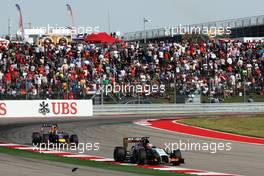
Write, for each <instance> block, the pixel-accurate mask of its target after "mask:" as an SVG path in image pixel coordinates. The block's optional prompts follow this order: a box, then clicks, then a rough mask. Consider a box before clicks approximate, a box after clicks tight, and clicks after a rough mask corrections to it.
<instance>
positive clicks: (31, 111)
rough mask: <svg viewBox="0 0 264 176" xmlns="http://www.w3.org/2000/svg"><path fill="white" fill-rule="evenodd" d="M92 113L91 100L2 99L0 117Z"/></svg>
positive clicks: (81, 114) (62, 115)
mask: <svg viewBox="0 0 264 176" xmlns="http://www.w3.org/2000/svg"><path fill="white" fill-rule="evenodd" d="M92 115H93V104H92V100H6V101H5V100H3V101H0V118H5V117H87V116H92Z"/></svg>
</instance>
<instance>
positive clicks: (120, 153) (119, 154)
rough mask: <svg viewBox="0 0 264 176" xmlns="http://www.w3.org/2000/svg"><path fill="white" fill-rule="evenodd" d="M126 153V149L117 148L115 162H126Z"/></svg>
mask: <svg viewBox="0 0 264 176" xmlns="http://www.w3.org/2000/svg"><path fill="white" fill-rule="evenodd" d="M125 157H126V151H125V149H124V147H116V148H115V150H114V160H115V161H117V162H124V160H125Z"/></svg>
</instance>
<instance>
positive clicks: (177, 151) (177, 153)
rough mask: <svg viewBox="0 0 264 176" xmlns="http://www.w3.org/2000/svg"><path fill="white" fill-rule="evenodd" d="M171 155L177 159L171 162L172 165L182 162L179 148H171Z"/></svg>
mask: <svg viewBox="0 0 264 176" xmlns="http://www.w3.org/2000/svg"><path fill="white" fill-rule="evenodd" d="M171 157H173V158H177V159H178V160H177V161H173V162H172V165H173V166H178V165H180V164H181V163H183V159H182V154H181V151H180V150H179V149H178V150H173V151H172V153H171Z"/></svg>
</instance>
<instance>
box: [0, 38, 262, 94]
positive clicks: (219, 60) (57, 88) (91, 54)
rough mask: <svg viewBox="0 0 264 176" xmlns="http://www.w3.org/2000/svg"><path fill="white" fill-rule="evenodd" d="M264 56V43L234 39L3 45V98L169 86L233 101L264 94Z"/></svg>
mask: <svg viewBox="0 0 264 176" xmlns="http://www.w3.org/2000/svg"><path fill="white" fill-rule="evenodd" d="M263 53H264V43H263V42H255V41H253V42H240V41H230V40H210V41H203V40H200V41H196V42H192V41H187V40H182V41H181V42H178V43H173V42H153V43H148V44H147V46H146V45H140V44H139V43H137V42H132V43H121V44H113V45H108V44H87V43H72V44H69V45H59V44H52V43H46V44H43V45H35V44H34V45H32V44H28V43H10V44H9V45H8V46H7V47H4V46H2V47H1V46H0V95H1V98H7V97H11V98H15V97H23V96H27V98H65V99H66V98H69V99H73V98H85V97H87V96H89V95H90V94H91V92H94V91H96V90H97V89H98V87H99V85H101V84H102V83H104V84H113V83H120V84H124V83H125V84H158V85H160V84H165V85H166V90H173V88H174V85H176V90H177V94H182V95H190V94H202V95H207V96H209V95H210V96H215V97H223V98H227V97H229V96H232V95H236V94H240V93H241V92H244V89H245V88H246V89H247V90H250V91H253V92H255V93H258V94H260V95H263V94H264V77H263V75H264V54H263ZM123 96H133V95H123ZM150 96H151V95H150ZM152 96H154V95H152ZM164 96H166V95H164Z"/></svg>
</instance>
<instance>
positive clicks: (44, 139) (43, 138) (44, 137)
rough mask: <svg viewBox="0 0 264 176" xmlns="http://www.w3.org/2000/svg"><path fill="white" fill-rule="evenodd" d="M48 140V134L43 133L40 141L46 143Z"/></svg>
mask: <svg viewBox="0 0 264 176" xmlns="http://www.w3.org/2000/svg"><path fill="white" fill-rule="evenodd" d="M48 142H49V134H43V137H42V143H45V144H47V143H48Z"/></svg>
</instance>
